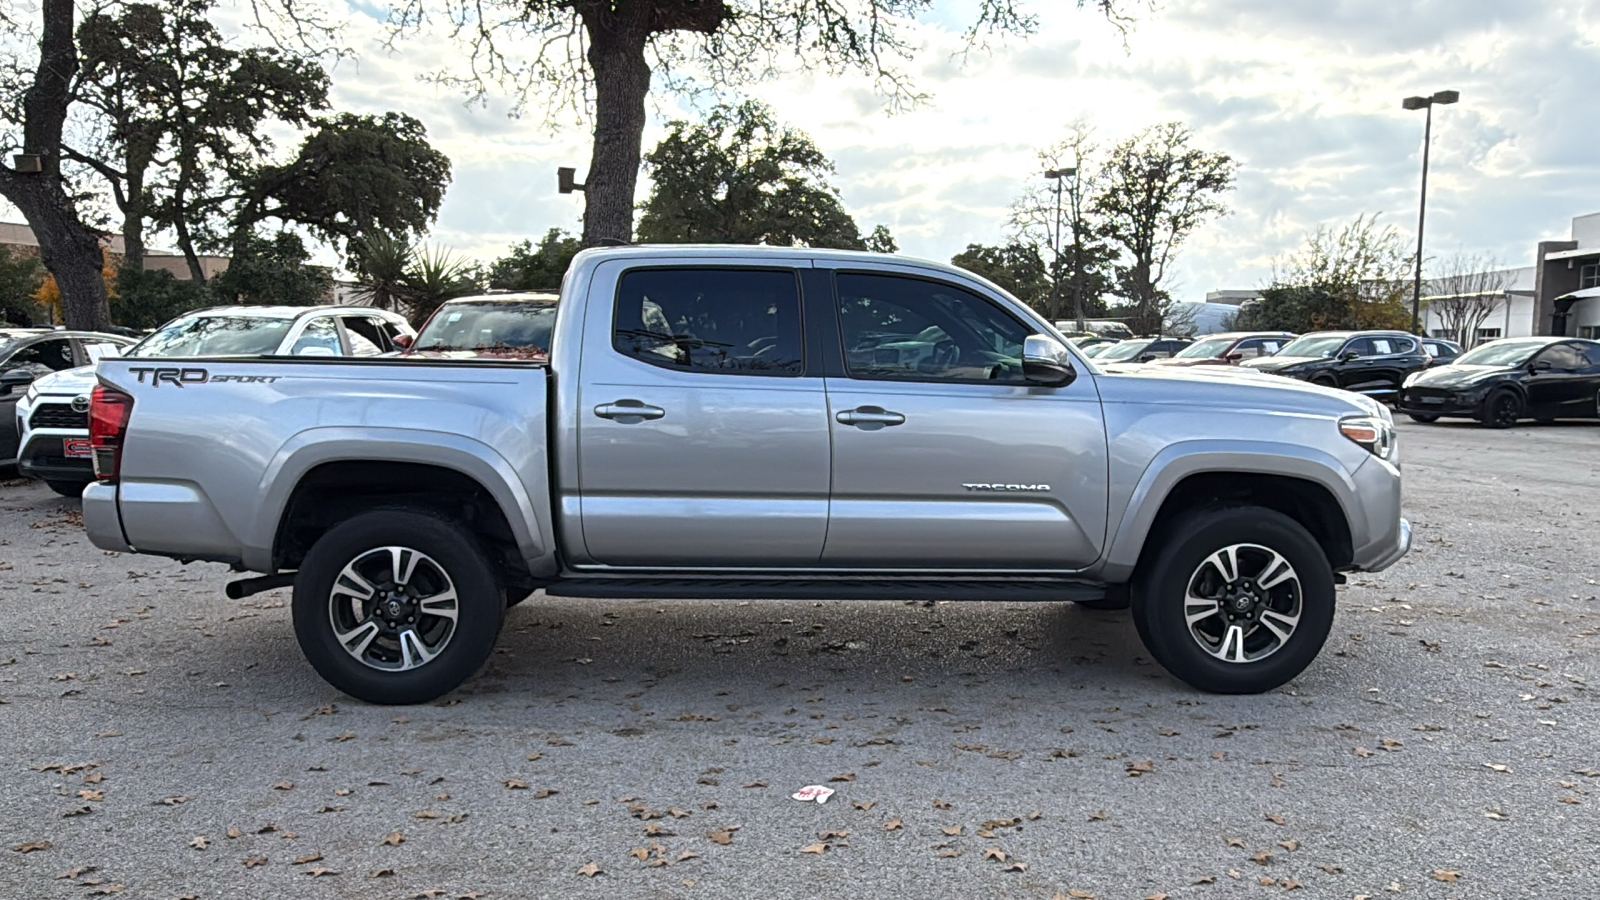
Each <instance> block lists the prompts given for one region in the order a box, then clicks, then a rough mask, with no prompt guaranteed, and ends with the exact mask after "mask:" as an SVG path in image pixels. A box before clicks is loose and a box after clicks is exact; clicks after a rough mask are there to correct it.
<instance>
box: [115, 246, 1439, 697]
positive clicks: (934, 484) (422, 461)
mask: <svg viewBox="0 0 1600 900" xmlns="http://www.w3.org/2000/svg"><path fill="white" fill-rule="evenodd" d="M551 344H552V346H551V347H550V348H549V349H550V359H549V362H548V364H538V363H529V362H499V361H465V360H464V361H455V360H413V359H315V360H307V359H304V358H292V357H289V358H278V357H268V358H261V359H259V360H238V359H230V360H221V359H182V360H159V359H137V360H128V359H111V360H106V361H103V362H102V363H100V366H99V370H98V375H99V382H100V386H99V387H98V388H96V389H95V390H94V392H93V398H92V404H91V406H92V408H91V414H90V417H91V443H92V447H93V453H94V463H95V469H96V474H97V476H98V482H97V483H96V484H93V485H91V486H90V487H89V488H88V490H87V491H86V492H85V493H84V496H83V514H84V521H85V523H86V525H87V528H88V532H89V536H90V538H91V540H92V541H93V542H94V543H95V545H96V546H98V547H101V548H104V549H107V550H116V551H122V552H135V553H153V554H159V555H163V556H170V557H176V558H178V559H182V560H212V561H219V562H225V563H230V564H232V566H233V567H234V569H236V570H238V571H251V572H257V573H264V574H263V575H261V576H259V577H252V578H248V579H244V580H241V581H234V582H232V583H231V584H230V585H228V593H229V595H230V596H235V597H238V596H244V595H247V594H250V593H254V592H256V591H259V590H266V589H269V588H274V587H281V586H286V585H289V584H293V587H294V592H293V603H292V607H293V617H294V624H295V632H296V636H297V637H298V639H299V642H300V646H301V648H302V649H303V651H304V652H305V654H306V656H307V658H308V659H309V660H310V662H311V664H312V665H313V666H314V667H315V668H316V670H317V671H318V672H319V673H321V674H322V675H323V677H325V678H326V679H327V680H328V681H329V682H331V683H332V684H333V685H335V686H336V687H338V688H339V689H341V690H343V691H345V692H347V693H349V694H351V695H353V696H355V697H357V698H360V699H363V700H367V701H370V702H375V703H417V702H422V701H426V700H429V699H432V698H434V697H437V696H439V695H440V694H443V693H445V692H447V691H449V690H451V689H453V688H454V687H456V686H457V685H459V684H461V683H462V682H463V681H464V680H466V679H467V678H469V677H471V676H472V675H473V673H474V672H476V671H477V670H478V668H479V667H480V666H481V665H482V664H483V663H484V661H485V660H486V659H487V658H488V656H489V654H490V652H491V650H492V648H493V646H494V643H495V641H496V639H497V637H498V634H499V631H500V624H501V620H502V618H503V615H504V612H505V610H506V608H507V607H508V606H509V605H511V604H513V603H516V602H518V601H519V600H521V599H523V598H525V597H527V596H528V595H529V594H530V593H532V592H533V591H536V590H543V591H545V592H546V593H547V594H549V595H553V596H569V597H619V598H624V597H635V598H674V597H679V598H708V597H709V598H718V597H727V598H743V599H766V598H917V599H951V600H954V599H972V600H1013V601H1014V600H1041V601H1063V600H1070V601H1078V602H1081V603H1088V604H1098V605H1109V606H1116V605H1119V604H1120V605H1127V604H1130V603H1131V606H1132V612H1133V617H1134V621H1135V623H1136V624H1137V627H1138V630H1139V634H1140V636H1141V637H1142V638H1143V640H1144V642H1145V645H1146V646H1147V647H1148V648H1149V650H1150V653H1151V654H1152V656H1154V657H1155V658H1156V660H1158V661H1159V662H1160V663H1161V664H1162V665H1163V666H1165V667H1166V668H1167V670H1168V671H1170V672H1172V673H1173V674H1174V675H1176V676H1177V677H1179V678H1181V679H1183V680H1184V681H1187V682H1188V683H1190V684H1191V685H1193V686H1195V687H1198V688H1201V689H1203V690H1207V691H1217V692H1230V693H1247V692H1259V691H1265V690H1270V689H1272V688H1274V687H1277V686H1278V685H1281V684H1283V683H1284V682H1286V681H1288V680H1289V679H1291V678H1293V677H1294V676H1295V675H1297V674H1299V672H1300V671H1301V670H1303V669H1304V668H1305V667H1306V666H1307V665H1308V664H1309V663H1310V662H1311V661H1312V659H1314V658H1315V657H1316V655H1317V653H1318V651H1319V650H1320V649H1321V647H1322V644H1323V642H1324V640H1325V639H1326V637H1327V635H1328V630H1329V628H1330V627H1331V625H1332V622H1333V615H1334V597H1335V585H1336V584H1337V583H1339V582H1341V581H1342V580H1343V578H1342V574H1341V573H1345V572H1352V571H1376V570H1378V569H1382V568H1384V567H1386V566H1388V565H1390V564H1392V563H1394V562H1395V561H1396V560H1398V559H1399V558H1400V557H1401V556H1402V555H1404V554H1405V552H1406V550H1407V548H1408V546H1409V543H1410V527H1409V525H1407V523H1406V522H1405V520H1404V519H1402V518H1401V517H1400V471H1399V468H1398V451H1397V447H1396V443H1395V438H1394V430H1393V425H1392V421H1391V419H1390V417H1389V413H1388V412H1387V411H1386V410H1385V409H1384V408H1383V407H1381V406H1379V405H1378V404H1377V403H1376V402H1374V401H1372V400H1371V399H1368V398H1365V397H1362V396H1358V395H1355V394H1349V393H1345V392H1342V391H1338V390H1333V389H1328V388H1322V387H1317V386H1315V385H1308V384H1303V383H1300V382H1296V381H1292V380H1290V379H1280V378H1269V377H1265V376H1261V375H1259V374H1254V373H1235V372H1232V371H1218V372H1216V373H1211V372H1205V373H1201V372H1188V373H1186V372H1177V371H1173V370H1171V369H1164V370H1159V371H1158V370H1154V369H1152V370H1150V371H1138V372H1127V373H1120V374H1112V373H1109V372H1105V371H1102V370H1100V369H1097V368H1096V367H1095V366H1094V365H1093V364H1092V363H1090V362H1089V361H1087V360H1086V359H1084V358H1083V357H1081V356H1080V355H1078V354H1077V353H1076V351H1074V350H1073V349H1072V348H1071V347H1069V346H1068V345H1067V342H1066V341H1064V340H1063V339H1062V338H1061V336H1060V334H1059V332H1057V331H1056V330H1055V329H1054V328H1052V327H1051V326H1050V324H1049V323H1048V322H1046V321H1045V320H1043V319H1041V318H1039V316H1038V315H1036V314H1035V313H1034V312H1033V311H1032V310H1030V309H1028V308H1027V307H1026V306H1024V305H1023V304H1021V303H1019V302H1017V301H1016V300H1015V299H1013V298H1012V297H1010V296H1008V295H1007V294H1005V293H1004V292H1003V291H1001V290H1000V289H998V288H996V287H995V286H994V285H992V284H990V283H988V282H986V281H984V280H982V279H980V278H977V277H975V276H973V275H971V274H969V273H966V272H963V271H961V270H959V269H955V268H952V267H949V266H944V265H939V264H936V263H929V262H922V261H917V260H911V259H905V258H899V257H893V256H882V255H873V254H864V253H847V252H832V251H815V250H789V249H773V248H753V247H618V248H603V249H596V250H589V251H585V252H583V253H581V254H579V255H578V257H577V259H576V260H575V261H574V262H573V265H572V268H571V270H570V271H569V273H568V274H567V277H566V280H565V282H564V283H563V285H562V289H561V296H560V300H559V312H558V314H557V318H556V323H555V330H554V332H553V335H552V338H551Z"/></svg>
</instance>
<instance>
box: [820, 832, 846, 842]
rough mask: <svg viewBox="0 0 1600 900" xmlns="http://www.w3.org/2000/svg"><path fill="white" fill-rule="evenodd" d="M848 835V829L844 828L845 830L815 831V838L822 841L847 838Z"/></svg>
mask: <svg viewBox="0 0 1600 900" xmlns="http://www.w3.org/2000/svg"><path fill="white" fill-rule="evenodd" d="M849 836H850V832H849V831H848V830H845V831H819V832H817V839H818V840H823V841H833V840H843V839H845V838H847V837H849Z"/></svg>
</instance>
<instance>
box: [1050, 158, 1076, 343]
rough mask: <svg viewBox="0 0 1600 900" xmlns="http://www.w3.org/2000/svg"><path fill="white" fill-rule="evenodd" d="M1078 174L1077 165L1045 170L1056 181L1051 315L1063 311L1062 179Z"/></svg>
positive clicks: (1073, 231)
mask: <svg viewBox="0 0 1600 900" xmlns="http://www.w3.org/2000/svg"><path fill="white" fill-rule="evenodd" d="M1077 174H1078V170H1077V168H1076V167H1071V168H1065V169H1047V170H1046V171H1045V173H1044V177H1046V178H1048V179H1050V180H1051V181H1053V182H1055V193H1056V228H1055V234H1054V235H1053V236H1052V237H1051V239H1050V251H1051V253H1052V254H1054V257H1055V259H1054V262H1053V265H1052V269H1053V271H1054V274H1053V276H1052V277H1051V279H1050V312H1051V315H1056V314H1058V313H1059V312H1060V311H1061V179H1063V178H1070V177H1072V176H1075V175H1077ZM1072 233H1073V235H1074V236H1076V235H1077V233H1078V229H1077V227H1076V226H1074V227H1073V229H1072ZM1079 306H1080V309H1079V310H1078V330H1079V331H1082V330H1083V310H1082V309H1081V306H1082V304H1081V303H1080V304H1079Z"/></svg>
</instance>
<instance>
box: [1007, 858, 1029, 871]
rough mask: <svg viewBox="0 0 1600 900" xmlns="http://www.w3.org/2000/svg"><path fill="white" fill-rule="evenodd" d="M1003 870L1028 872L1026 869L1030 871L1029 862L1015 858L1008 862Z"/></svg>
mask: <svg viewBox="0 0 1600 900" xmlns="http://www.w3.org/2000/svg"><path fill="white" fill-rule="evenodd" d="M1002 871H1005V872H1026V871H1028V864H1027V863H1025V862H1023V861H1021V860H1018V859H1013V860H1012V861H1011V862H1009V863H1007V864H1006V867H1005V868H1004V869H1003V870H1002Z"/></svg>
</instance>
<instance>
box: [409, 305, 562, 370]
mask: <svg viewBox="0 0 1600 900" xmlns="http://www.w3.org/2000/svg"><path fill="white" fill-rule="evenodd" d="M558 299H560V298H559V297H558V296H557V295H556V294H546V293H523V294H484V295H481V296H475V297H457V298H456V299H454V300H447V301H445V302H444V303H443V304H442V305H440V307H439V308H438V309H436V310H434V311H433V315H431V316H429V317H428V321H426V322H424V323H423V324H422V329H421V330H420V331H418V332H417V336H416V339H415V340H413V341H412V342H411V345H410V346H409V347H407V348H406V349H405V350H404V351H402V352H401V353H400V356H402V357H405V356H423V357H433V358H436V359H525V360H530V361H533V362H547V361H548V360H549V358H550V330H551V329H552V328H553V327H554V326H555V322H556V301H557V300H558Z"/></svg>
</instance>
